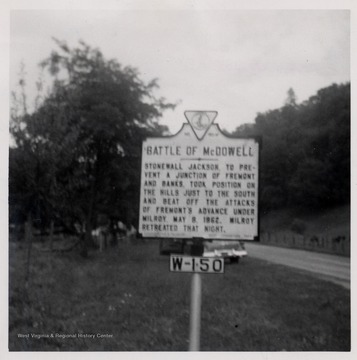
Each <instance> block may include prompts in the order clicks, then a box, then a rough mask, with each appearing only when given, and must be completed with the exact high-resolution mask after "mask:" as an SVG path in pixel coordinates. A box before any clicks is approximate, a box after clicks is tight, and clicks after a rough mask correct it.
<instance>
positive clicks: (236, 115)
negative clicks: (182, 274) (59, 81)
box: [10, 10, 350, 133]
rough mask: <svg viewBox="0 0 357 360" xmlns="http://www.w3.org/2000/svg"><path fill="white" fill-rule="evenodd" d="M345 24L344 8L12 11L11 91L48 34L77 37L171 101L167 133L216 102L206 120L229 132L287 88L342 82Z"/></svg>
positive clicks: (277, 101) (346, 77) (304, 90)
mask: <svg viewBox="0 0 357 360" xmlns="http://www.w3.org/2000/svg"><path fill="white" fill-rule="evenodd" d="M349 31H350V24H349V11H348V10H280V11H277V10H250V11H246V10H214V11H213V10H176V11H164V10H155V11H146V10H145V11H130V10H125V11H120V10H117V11H115V10H110V11H99V10H97V11H83V10H82V11H74V10H70V11H66V10H61V11H58V10H43V11H38V10H31V11H22V10H21V11H12V12H11V32H10V35H11V38H10V40H11V42H10V45H11V61H10V66H11V78H10V79H11V90H14V89H16V83H17V81H18V73H19V69H20V63H21V61H23V62H24V64H25V66H26V72H27V83H28V89H27V91H28V94H29V95H32V96H33V95H34V94H35V90H34V89H35V87H34V84H35V81H36V79H37V78H38V75H39V68H38V63H39V62H40V61H41V60H43V59H44V58H46V57H48V55H49V54H50V52H51V51H52V50H53V49H55V43H54V42H53V40H52V37H56V38H58V39H60V40H65V41H67V42H68V44H69V45H70V46H76V45H77V44H78V41H79V40H84V41H85V42H87V43H88V44H89V45H91V46H93V47H98V48H99V49H100V50H101V51H102V52H103V54H104V56H105V57H106V58H108V59H110V58H115V59H117V60H118V61H119V62H120V63H121V64H122V65H130V66H134V67H136V68H137V69H138V70H139V72H140V74H141V78H142V79H143V80H146V81H149V80H151V79H153V78H158V79H159V85H160V90H159V92H158V94H159V95H160V96H164V97H165V98H166V99H167V100H168V101H171V102H176V101H180V105H179V106H177V108H176V110H175V111H170V110H168V111H167V112H165V113H164V117H163V119H162V123H163V124H166V125H168V126H169V128H170V130H171V132H173V133H175V132H177V131H178V130H179V129H180V127H181V124H182V122H184V121H185V118H184V115H183V112H184V111H185V110H216V111H218V117H217V118H216V120H215V122H216V123H219V124H220V126H221V127H222V128H225V129H227V130H230V131H232V130H234V129H235V128H236V127H237V126H239V125H241V124H243V123H252V122H254V119H255V116H256V114H257V113H258V112H265V111H267V110H270V109H275V108H278V107H280V106H282V104H283V102H284V100H285V98H286V94H287V91H288V89H289V88H290V87H291V88H293V89H294V90H295V93H296V95H297V98H298V102H301V101H303V100H307V99H308V98H309V97H310V96H312V95H313V94H314V93H315V92H316V91H317V90H318V89H320V88H322V87H326V86H329V85H331V84H332V83H334V82H336V83H342V82H346V81H350V54H349V41H350V38H349Z"/></svg>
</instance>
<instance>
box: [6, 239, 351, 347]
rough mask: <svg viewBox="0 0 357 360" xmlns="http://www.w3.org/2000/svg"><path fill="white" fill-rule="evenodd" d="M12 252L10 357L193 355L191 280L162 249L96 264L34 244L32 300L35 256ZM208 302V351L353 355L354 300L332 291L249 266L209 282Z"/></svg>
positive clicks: (278, 270)
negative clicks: (37, 353)
mask: <svg viewBox="0 0 357 360" xmlns="http://www.w3.org/2000/svg"><path fill="white" fill-rule="evenodd" d="M9 248H10V288H9V296H10V299H9V325H10V329H9V349H10V350H14V351H54V350H61V351H81V350H83V351H186V350H187V349H188V337H189V307H190V304H189V302H190V286H191V275H190V274H183V273H170V272H169V259H168V257H167V256H159V251H158V242H156V241H152V242H148V243H145V244H136V245H124V244H121V245H120V246H119V247H118V248H111V249H107V250H106V251H104V252H102V253H100V252H96V251H93V252H92V253H90V257H89V258H88V259H82V258H81V257H80V256H79V255H77V254H76V253H74V252H73V253H66V254H57V253H49V252H43V251H40V248H41V245H40V244H34V248H33V251H32V266H31V277H30V286H29V288H28V290H26V289H25V287H24V278H25V260H26V249H25V248H24V247H22V246H21V243H14V242H10V246H9ZM202 293H203V296H202V300H203V301H202V319H201V350H203V351H281V350H287V351H348V350H350V293H349V291H348V290H346V289H344V288H342V287H339V286H337V285H334V284H332V283H329V282H325V281H321V280H318V279H315V278H314V277H312V276H308V275H306V274H302V273H300V272H298V271H294V270H292V269H289V268H285V267H283V266H277V265H272V264H269V263H267V262H264V261H259V260H257V259H253V258H249V257H248V258H247V259H244V260H243V261H242V262H240V263H239V264H235V265H228V264H227V265H226V271H225V274H223V275H222V274H221V275H218V274H217V275H203V277H202ZM56 333H57V334H76V337H75V338H64V339H63V338H60V337H56V335H55V334H56ZM78 333H85V334H95V335H96V334H98V333H101V334H110V335H112V337H110V338H97V337H95V338H94V339H90V338H78ZM18 334H29V338H20V337H19V336H18ZM31 334H48V335H50V334H54V337H53V338H40V339H35V338H32V337H31Z"/></svg>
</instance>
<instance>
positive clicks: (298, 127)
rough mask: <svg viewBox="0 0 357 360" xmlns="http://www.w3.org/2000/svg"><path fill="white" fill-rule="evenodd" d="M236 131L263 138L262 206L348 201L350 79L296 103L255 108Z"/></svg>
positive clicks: (326, 204)
mask: <svg viewBox="0 0 357 360" xmlns="http://www.w3.org/2000/svg"><path fill="white" fill-rule="evenodd" d="M233 135H235V136H249V135H259V136H261V137H262V151H261V168H260V169H261V174H260V176H261V178H260V181H261V183H260V189H261V193H260V195H261V197H260V204H261V206H262V209H265V210H269V209H279V208H284V207H294V208H296V207H300V208H309V209H314V210H318V209H323V208H327V207H333V206H338V205H342V204H348V203H349V201H350V84H349V83H347V84H341V85H337V84H333V85H331V86H329V87H326V88H324V89H321V90H319V91H318V92H317V94H316V95H314V96H312V97H310V98H309V99H308V100H307V101H304V102H302V103H301V104H298V103H297V102H296V96H295V93H294V91H293V90H292V89H290V90H289V91H288V96H287V100H286V102H285V104H284V106H282V107H281V108H279V109H276V110H271V111H267V112H265V113H262V114H261V113H259V114H258V115H257V117H256V119H255V123H254V124H245V125H242V126H240V127H238V128H237V129H236V130H235V131H234V132H233Z"/></svg>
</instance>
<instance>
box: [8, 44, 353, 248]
mask: <svg viewBox="0 0 357 360" xmlns="http://www.w3.org/2000/svg"><path fill="white" fill-rule="evenodd" d="M55 41H56V45H57V50H56V51H53V52H52V53H51V54H50V56H49V58H48V59H45V60H44V61H43V62H42V63H41V67H42V68H43V69H44V70H45V71H47V72H48V74H49V76H50V78H51V79H52V84H53V86H52V88H51V89H50V91H49V92H48V93H47V94H46V95H41V96H38V98H37V100H36V108H35V110H34V111H33V112H31V113H29V112H28V110H27V108H28V106H27V104H26V91H25V79H24V78H23V77H21V79H20V82H19V84H20V89H22V90H21V91H20V94H13V95H14V96H13V103H12V109H11V119H10V133H11V136H12V146H11V147H10V150H9V215H10V223H16V224H23V223H24V222H25V221H27V222H31V223H32V224H33V225H34V226H36V227H38V228H43V229H45V228H48V227H52V228H53V225H54V224H58V225H61V226H63V227H65V228H66V227H67V228H71V227H72V228H73V224H74V223H76V224H77V225H79V226H80V227H81V228H82V229H83V233H84V234H85V239H86V240H85V241H86V243H88V241H89V240H90V236H91V231H92V229H93V228H95V227H96V226H98V225H101V224H100V223H101V222H108V221H117V220H121V221H122V222H124V223H125V224H127V225H129V226H130V225H132V224H133V225H137V223H138V213H139V209H138V206H139V194H140V163H141V144H142V140H143V139H144V138H145V137H148V136H161V135H163V134H165V133H168V129H167V127H165V126H162V125H161V124H160V122H159V119H160V117H161V116H162V115H163V112H164V111H165V110H166V109H173V108H174V106H175V105H174V104H171V103H168V102H167V101H166V100H165V99H164V98H161V97H157V96H156V95H155V89H156V88H157V87H158V85H157V80H156V79H155V80H153V81H151V82H149V83H145V82H144V81H142V80H141V79H140V77H139V73H138V71H137V70H136V69H134V68H132V67H122V66H121V65H120V64H119V63H118V62H117V61H115V60H107V59H105V58H104V56H103V55H102V53H101V52H100V51H99V50H98V49H93V48H91V47H90V46H88V45H87V44H86V43H84V42H80V44H79V45H78V46H77V47H75V48H70V47H69V46H68V45H67V44H66V43H65V42H61V41H58V40H55ZM37 86H38V89H39V94H40V90H41V87H42V83H41V82H39V83H38V84H37ZM41 94H42V93H41ZM230 135H234V136H250V135H259V136H261V137H262V139H263V141H262V144H263V146H262V152H261V175H260V180H261V183H260V189H261V196H260V200H261V206H262V207H263V209H277V208H282V207H287V206H292V207H296V206H301V207H309V208H322V207H327V206H335V205H339V204H345V203H348V202H349V196H350V84H342V85H335V84H334V85H332V86H330V87H327V88H325V89H321V90H319V91H318V92H317V94H316V95H315V96H312V97H311V98H310V99H308V100H307V101H305V102H303V103H301V104H298V103H297V102H296V97H295V94H294V91H293V90H292V89H290V90H289V92H288V98H287V100H286V102H285V104H284V105H283V106H282V107H281V108H279V109H276V110H271V111H268V112H266V113H264V114H258V116H257V117H256V119H255V123H254V124H245V125H243V126H240V127H238V128H237V129H236V130H235V131H234V132H233V133H232V134H230Z"/></svg>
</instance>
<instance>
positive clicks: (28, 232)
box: [25, 213, 32, 289]
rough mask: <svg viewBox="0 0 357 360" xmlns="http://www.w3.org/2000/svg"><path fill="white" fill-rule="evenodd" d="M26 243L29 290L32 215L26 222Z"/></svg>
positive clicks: (26, 284) (26, 281)
mask: <svg viewBox="0 0 357 360" xmlns="http://www.w3.org/2000/svg"><path fill="white" fill-rule="evenodd" d="M25 242H26V244H27V261H26V274H25V288H26V289H28V287H29V281H30V265H31V249H32V217H31V213H29V214H28V216H27V221H26V222H25Z"/></svg>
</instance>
